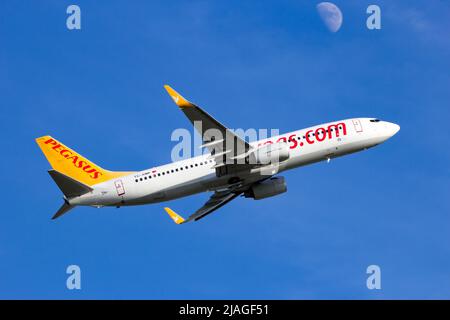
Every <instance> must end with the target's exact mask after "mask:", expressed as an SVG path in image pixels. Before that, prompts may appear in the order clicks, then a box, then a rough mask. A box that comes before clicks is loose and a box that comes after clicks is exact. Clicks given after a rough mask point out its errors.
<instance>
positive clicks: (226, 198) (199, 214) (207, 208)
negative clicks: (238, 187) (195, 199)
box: [164, 190, 241, 224]
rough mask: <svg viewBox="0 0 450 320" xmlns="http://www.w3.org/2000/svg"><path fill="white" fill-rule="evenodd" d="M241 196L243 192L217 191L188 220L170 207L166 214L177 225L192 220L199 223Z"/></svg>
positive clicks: (166, 208)
mask: <svg viewBox="0 0 450 320" xmlns="http://www.w3.org/2000/svg"><path fill="white" fill-rule="evenodd" d="M240 194H241V192H232V191H229V190H226V191H216V192H214V193H213V194H212V196H211V198H209V200H208V201H207V202H206V203H205V204H204V205H203V207H201V208H200V209H198V210H197V211H195V213H193V214H192V215H190V216H189V218H187V219H184V218H183V217H182V216H180V215H178V214H177V213H176V212H175V211H173V210H172V209H170V208H168V207H165V208H164V210H166V212H167V213H168V214H169V216H170V217H171V218H172V220H173V221H174V222H175V223H176V224H182V223H186V222H189V221H192V220H194V221H197V220H200V219H202V218H204V217H205V216H207V215H208V214H210V213H212V212H213V211H214V210H217V209H219V208H220V207H222V206H223V205H225V204H227V203H228V202H230V201H231V200H233V199H234V198H236V197H237V196H239V195H240Z"/></svg>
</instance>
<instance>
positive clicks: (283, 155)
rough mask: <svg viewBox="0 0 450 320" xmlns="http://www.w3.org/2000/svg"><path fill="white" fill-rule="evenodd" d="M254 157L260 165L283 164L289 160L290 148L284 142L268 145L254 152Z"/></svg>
mask: <svg viewBox="0 0 450 320" xmlns="http://www.w3.org/2000/svg"><path fill="white" fill-rule="evenodd" d="M253 157H254V161H255V162H256V163H258V164H271V163H278V162H283V161H285V160H287V159H289V146H288V144H287V143H286V142H284V141H280V142H277V143H270V144H266V145H264V146H262V147H259V148H258V149H256V150H255V152H253ZM252 160H253V159H252Z"/></svg>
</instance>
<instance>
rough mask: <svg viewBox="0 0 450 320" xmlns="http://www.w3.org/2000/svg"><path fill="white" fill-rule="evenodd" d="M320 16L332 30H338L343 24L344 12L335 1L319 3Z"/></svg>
mask: <svg viewBox="0 0 450 320" xmlns="http://www.w3.org/2000/svg"><path fill="white" fill-rule="evenodd" d="M316 8H317V12H318V13H319V16H320V18H321V19H322V21H323V22H324V23H325V25H326V26H327V28H328V30H330V31H331V32H338V31H339V29H340V28H341V26H342V20H343V16H342V12H341V10H340V9H339V8H338V6H336V5H335V4H334V3H331V2H321V3H319V4H318V5H317V7H316Z"/></svg>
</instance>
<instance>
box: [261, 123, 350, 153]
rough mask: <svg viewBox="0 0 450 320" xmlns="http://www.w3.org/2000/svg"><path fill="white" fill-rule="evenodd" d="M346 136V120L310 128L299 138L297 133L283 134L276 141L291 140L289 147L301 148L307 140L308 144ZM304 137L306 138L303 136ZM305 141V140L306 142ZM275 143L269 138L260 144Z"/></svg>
mask: <svg viewBox="0 0 450 320" xmlns="http://www.w3.org/2000/svg"><path fill="white" fill-rule="evenodd" d="M341 133H342V135H343V136H346V135H347V127H346V125H345V122H339V123H333V124H330V125H328V126H327V127H326V128H322V127H320V128H317V129H315V130H308V131H306V132H305V133H304V135H303V134H302V135H301V136H300V137H299V138H300V139H298V137H297V134H296V133H294V134H291V135H290V136H283V137H280V138H278V139H277V141H276V142H281V141H283V142H289V143H290V145H289V148H290V149H295V148H299V147H303V146H304V145H305V142H306V144H307V145H309V144H314V143H316V142H322V141H325V140H327V139H328V140H331V139H333V138H338V139H339V137H340V135H341ZM303 137H304V138H303ZM304 141H305V142H304ZM272 143H274V141H272V140H267V141H265V142H264V143H260V144H259V145H258V147H259V146H261V145H266V144H272Z"/></svg>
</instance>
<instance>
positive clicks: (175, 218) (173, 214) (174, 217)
mask: <svg viewBox="0 0 450 320" xmlns="http://www.w3.org/2000/svg"><path fill="white" fill-rule="evenodd" d="M164 210H166V212H167V213H168V214H169V216H170V217H171V218H172V220H173V221H174V222H175V223H176V224H182V223H184V222H185V220H184V218H183V217H181V216H179V215H178V214H177V213H176V212H175V211H173V210H172V209H170V208H168V207H165V208H164Z"/></svg>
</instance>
